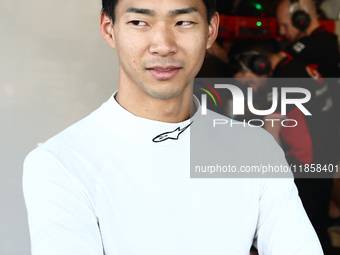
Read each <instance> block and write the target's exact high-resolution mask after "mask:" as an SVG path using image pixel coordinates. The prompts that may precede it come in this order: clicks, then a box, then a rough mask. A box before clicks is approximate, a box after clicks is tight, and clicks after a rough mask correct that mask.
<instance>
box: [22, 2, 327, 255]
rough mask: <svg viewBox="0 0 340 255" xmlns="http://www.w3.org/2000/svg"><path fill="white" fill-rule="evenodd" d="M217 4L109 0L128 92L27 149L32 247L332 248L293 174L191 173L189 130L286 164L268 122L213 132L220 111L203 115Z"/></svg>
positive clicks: (242, 153) (47, 250) (105, 30)
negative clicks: (198, 96)
mask: <svg viewBox="0 0 340 255" xmlns="http://www.w3.org/2000/svg"><path fill="white" fill-rule="evenodd" d="M214 5H215V4H214V1H202V0H147V1H140V0H119V1H110V0H105V1H103V12H102V14H101V33H102V35H103V37H104V39H105V40H106V41H107V42H108V44H109V45H110V46H111V47H112V48H114V49H116V51H117V54H118V58H119V63H120V77H119V90H118V92H116V93H115V94H114V95H113V96H112V97H111V98H110V99H109V100H108V101H107V102H106V103H104V104H103V105H102V106H101V107H100V108H99V109H98V110H96V111H95V112H93V113H92V114H91V115H89V116H88V117H86V118H85V119H83V120H81V121H80V122H78V123H76V124H74V125H73V126H71V127H70V128H68V129H66V130H65V131H63V132H61V133H60V134H58V135H57V136H55V137H53V138H52V139H50V140H49V141H47V142H46V143H45V144H44V145H42V146H40V147H39V148H38V149H36V150H34V151H33V152H32V153H30V154H29V156H28V157H27V158H26V160H25V164H24V177H23V189H24V195H25V201H26V205H27V210H28V217H29V226H30V233H31V241H32V253H33V255H40V254H44V255H45V254H49V255H54V254H55V255H57V254H58V255H60V254H63V255H67V254H72V255H74V254H81V255H87V254H93V255H94V254H96V255H97V254H106V255H111V254H240V255H241V254H242V255H243V254H244V255H246V254H249V249H250V246H251V244H252V243H253V242H254V239H255V242H256V244H257V247H258V249H259V251H260V253H261V254H322V251H321V247H320V244H319V241H318V239H317V236H316V234H315V232H314V231H313V229H312V226H311V224H310V222H309V220H308V218H307V216H306V214H305V211H304V210H303V207H302V204H301V201H300V199H299V198H298V195H297V190H296V187H295V186H294V183H293V180H292V179H291V178H285V179H245V178H243V179H242V178H235V179H190V156H191V155H190V145H191V144H190V133H195V137H199V138H200V139H201V140H203V141H204V142H207V143H206V144H203V145H205V146H206V145H207V144H214V146H216V147H219V148H221V149H222V151H221V153H222V154H223V158H224V157H225V159H224V161H225V162H224V163H225V164H226V165H227V164H228V162H229V163H230V162H242V163H243V164H245V165H251V164H255V163H256V164H260V163H263V164H271V165H272V166H276V165H284V166H286V165H287V163H286V161H285V159H284V156H283V153H282V151H281V150H280V149H279V147H278V146H277V144H276V143H275V141H274V139H272V138H271V137H270V135H269V134H267V133H266V132H265V131H262V130H260V129H256V130H253V129H250V128H243V127H235V128H229V129H227V131H226V132H224V133H223V134H224V135H223V136H221V137H220V139H219V140H218V141H210V140H209V134H207V133H206V132H205V131H206V129H205V127H206V126H208V125H210V122H209V123H208V122H207V121H211V120H212V119H213V118H220V115H217V114H214V113H212V112H210V111H208V117H207V119H203V118H202V116H201V114H200V112H201V109H200V106H199V104H198V103H197V101H196V100H194V98H193V96H192V90H193V88H192V86H191V85H190V79H191V78H193V77H195V75H196V74H197V72H198V71H199V69H200V67H201V65H202V62H203V59H204V56H205V52H206V49H207V48H209V47H210V46H211V45H212V43H213V42H214V40H215V38H216V36H217V31H218V22H219V18H218V14H217V13H215V11H214ZM190 117H191V118H190ZM240 140H242V141H243V142H241V143H240ZM196 142H198V143H200V141H196ZM254 147H256V148H257V152H254V151H253V148H254ZM202 148H203V149H204V146H202ZM204 152H205V150H204ZM250 154H253V155H256V158H255V159H254V157H249V156H248V155H250ZM206 155H208V156H214V155H211V153H209V151H206V152H205V156H206Z"/></svg>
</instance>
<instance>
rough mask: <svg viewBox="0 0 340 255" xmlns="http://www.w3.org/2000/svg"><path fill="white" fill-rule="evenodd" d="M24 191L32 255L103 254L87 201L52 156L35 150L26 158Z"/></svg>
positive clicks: (93, 215) (95, 224) (95, 222)
mask: <svg viewBox="0 0 340 255" xmlns="http://www.w3.org/2000/svg"><path fill="white" fill-rule="evenodd" d="M23 192H24V198H25V202H26V207H27V213H28V222H29V230H30V236H31V251H32V255H46V254H48V255H61V254H62V255H102V254H103V247H102V241H101V235H100V231H99V227H98V223H97V218H96V216H95V214H94V211H93V208H91V205H90V203H89V199H88V198H87V197H86V194H85V192H84V191H83V190H82V189H81V187H80V185H79V184H77V183H76V182H74V181H73V180H72V179H71V178H70V176H69V174H68V173H67V172H66V171H65V169H64V167H63V165H62V163H61V162H59V161H58V160H57V159H56V158H55V157H54V156H53V155H52V154H50V153H48V152H46V151H42V150H39V149H37V150H35V151H33V152H31V153H30V154H29V155H28V156H27V158H26V159H25V162H24V173H23Z"/></svg>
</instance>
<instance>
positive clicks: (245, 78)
mask: <svg viewBox="0 0 340 255" xmlns="http://www.w3.org/2000/svg"><path fill="white" fill-rule="evenodd" d="M233 77H234V79H235V80H237V81H238V82H239V83H241V84H243V85H246V86H248V87H251V88H252V89H253V91H254V92H258V91H260V90H261V89H263V88H264V87H265V86H266V84H267V79H266V78H268V75H266V74H265V75H257V74H254V73H252V72H248V71H244V70H241V71H239V72H237V73H236V74H234V76H233Z"/></svg>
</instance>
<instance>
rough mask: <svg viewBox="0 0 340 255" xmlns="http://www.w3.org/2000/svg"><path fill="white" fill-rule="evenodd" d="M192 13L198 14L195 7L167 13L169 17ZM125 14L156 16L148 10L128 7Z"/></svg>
mask: <svg viewBox="0 0 340 255" xmlns="http://www.w3.org/2000/svg"><path fill="white" fill-rule="evenodd" d="M192 12H198V10H197V8H196V7H186V8H181V9H175V10H171V11H169V14H170V16H176V15H180V14H188V13H192ZM126 13H139V14H146V15H150V16H156V12H155V11H153V10H150V9H145V8H137V7H130V8H128V9H127V10H126Z"/></svg>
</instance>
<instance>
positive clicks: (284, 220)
mask: <svg viewBox="0 0 340 255" xmlns="http://www.w3.org/2000/svg"><path fill="white" fill-rule="evenodd" d="M274 143H275V141H274V140H273V139H272V142H271V146H270V147H271V148H272V149H271V150H269V153H268V155H270V157H271V160H270V161H269V162H271V165H273V166H275V165H283V166H287V162H286V160H285V158H284V155H283V152H282V150H281V149H280V148H279V146H278V145H277V144H276V143H275V144H274ZM259 204H260V207H259V208H260V209H259V219H258V225H257V232H256V236H255V238H256V239H255V240H256V243H255V245H256V246H257V248H258V250H259V254H264V255H281V254H282V255H286V254H290V255H305V254H309V255H320V254H323V252H322V248H321V245H320V242H319V240H318V237H317V235H316V233H315V231H314V229H313V227H312V225H311V223H310V221H309V219H308V217H307V214H306V212H305V210H304V208H303V205H302V203H301V200H300V198H299V196H298V191H297V188H296V186H295V184H294V180H293V178H281V179H279V178H276V179H275V178H268V179H264V180H263V184H262V190H261V193H260V198H259Z"/></svg>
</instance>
